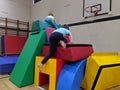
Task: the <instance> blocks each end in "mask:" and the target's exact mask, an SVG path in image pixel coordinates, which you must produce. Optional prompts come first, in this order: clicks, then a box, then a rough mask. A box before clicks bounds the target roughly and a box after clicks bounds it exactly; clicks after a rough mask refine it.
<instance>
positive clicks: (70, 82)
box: [56, 59, 86, 90]
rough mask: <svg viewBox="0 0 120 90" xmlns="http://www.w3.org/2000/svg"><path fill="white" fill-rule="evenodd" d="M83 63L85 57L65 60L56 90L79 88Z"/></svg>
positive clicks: (84, 62)
mask: <svg viewBox="0 0 120 90" xmlns="http://www.w3.org/2000/svg"><path fill="white" fill-rule="evenodd" d="M85 65H86V59H82V60H79V61H75V62H67V63H66V64H65V66H64V67H63V69H62V71H61V73H60V75H59V78H58V82H57V88H56V90H80V84H81V82H82V80H83V77H84V69H85Z"/></svg>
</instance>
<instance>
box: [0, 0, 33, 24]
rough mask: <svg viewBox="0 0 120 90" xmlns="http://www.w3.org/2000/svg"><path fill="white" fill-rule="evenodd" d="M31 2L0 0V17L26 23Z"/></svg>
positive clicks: (24, 0) (28, 18)
mask: <svg viewBox="0 0 120 90" xmlns="http://www.w3.org/2000/svg"><path fill="white" fill-rule="evenodd" d="M31 2H32V0H0V17H7V18H11V19H18V20H21V21H25V22H28V21H29V20H30V14H31V13H30V12H31V6H30V5H31Z"/></svg>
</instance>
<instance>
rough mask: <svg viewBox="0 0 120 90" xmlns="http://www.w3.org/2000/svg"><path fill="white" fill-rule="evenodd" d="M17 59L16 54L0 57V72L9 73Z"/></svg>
mask: <svg viewBox="0 0 120 90" xmlns="http://www.w3.org/2000/svg"><path fill="white" fill-rule="evenodd" d="M17 60H18V55H12V56H4V57H0V74H9V73H11V72H12V70H13V68H14V65H15V64H16V62H17Z"/></svg>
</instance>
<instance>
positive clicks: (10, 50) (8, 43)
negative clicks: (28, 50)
mask: <svg viewBox="0 0 120 90" xmlns="http://www.w3.org/2000/svg"><path fill="white" fill-rule="evenodd" d="M26 40H27V37H25V36H11V35H3V36H2V37H1V41H2V45H1V46H2V55H8V54H20V52H21V51H22V49H23V47H24V44H25V42H26Z"/></svg>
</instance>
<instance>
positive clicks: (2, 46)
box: [1, 36, 5, 56]
mask: <svg viewBox="0 0 120 90" xmlns="http://www.w3.org/2000/svg"><path fill="white" fill-rule="evenodd" d="M1 49H2V56H3V55H4V54H5V47H4V36H1Z"/></svg>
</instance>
